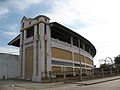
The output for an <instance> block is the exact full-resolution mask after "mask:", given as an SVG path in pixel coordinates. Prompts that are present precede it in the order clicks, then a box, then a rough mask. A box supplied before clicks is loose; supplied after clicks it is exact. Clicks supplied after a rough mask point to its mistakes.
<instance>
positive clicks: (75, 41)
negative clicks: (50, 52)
mask: <svg viewBox="0 0 120 90" xmlns="http://www.w3.org/2000/svg"><path fill="white" fill-rule="evenodd" d="M73 45H74V46H77V47H78V46H79V45H78V39H77V38H75V37H73Z"/></svg>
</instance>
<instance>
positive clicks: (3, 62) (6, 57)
mask: <svg viewBox="0 0 120 90" xmlns="http://www.w3.org/2000/svg"><path fill="white" fill-rule="evenodd" d="M20 75H21V67H20V60H19V56H18V55H12V54H5V53H0V79H9V78H18V77H20Z"/></svg>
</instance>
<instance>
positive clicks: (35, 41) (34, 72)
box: [33, 25, 37, 76]
mask: <svg viewBox="0 0 120 90" xmlns="http://www.w3.org/2000/svg"><path fill="white" fill-rule="evenodd" d="M36 51H37V25H35V26H34V59H33V61H34V62H33V64H34V65H33V76H36V62H37V61H36V60H37V52H36Z"/></svg>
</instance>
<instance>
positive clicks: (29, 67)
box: [25, 46, 33, 80]
mask: <svg viewBox="0 0 120 90" xmlns="http://www.w3.org/2000/svg"><path fill="white" fill-rule="evenodd" d="M32 74H33V46H31V47H27V48H26V49H25V79H27V80H32Z"/></svg>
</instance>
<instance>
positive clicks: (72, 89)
mask: <svg viewBox="0 0 120 90" xmlns="http://www.w3.org/2000/svg"><path fill="white" fill-rule="evenodd" d="M0 90H120V79H118V80H113V81H109V82H104V83H99V84H94V85H88V86H85V85H83V86H79V84H64V83H60V84H54V83H53V84H44V83H34V82H26V81H13V80H12V81H11V80H10V81H9V80H8V81H0Z"/></svg>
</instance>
